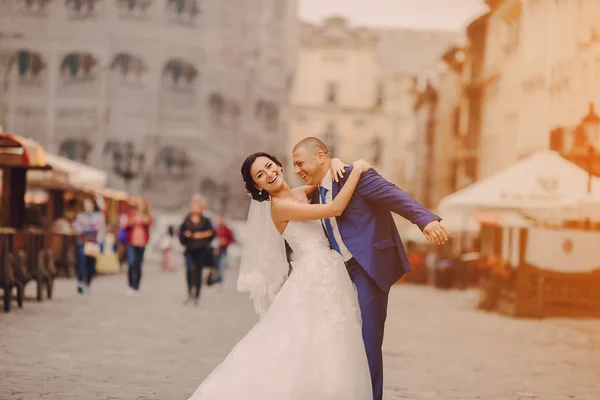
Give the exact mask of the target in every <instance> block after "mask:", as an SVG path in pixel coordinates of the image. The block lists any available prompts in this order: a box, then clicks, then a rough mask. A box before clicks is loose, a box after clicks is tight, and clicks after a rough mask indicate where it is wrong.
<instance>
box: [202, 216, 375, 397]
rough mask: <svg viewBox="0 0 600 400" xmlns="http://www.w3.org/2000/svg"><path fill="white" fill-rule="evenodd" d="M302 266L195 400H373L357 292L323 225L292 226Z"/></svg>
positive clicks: (288, 231) (289, 232) (288, 234)
mask: <svg viewBox="0 0 600 400" xmlns="http://www.w3.org/2000/svg"><path fill="white" fill-rule="evenodd" d="M283 237H284V238H285V239H286V240H287V241H288V243H289V245H290V246H291V248H292V250H293V251H294V253H295V254H296V255H297V256H298V260H297V261H296V262H294V264H293V267H294V269H293V272H292V273H291V275H290V277H289V278H288V279H287V281H286V282H285V284H284V285H283V287H282V288H281V290H280V291H279V293H278V294H277V297H276V298H275V300H274V301H273V303H272V304H271V307H270V308H269V310H268V311H267V313H266V314H265V315H264V317H263V318H262V319H261V320H260V321H259V322H258V323H257V324H256V325H255V326H254V328H252V330H250V332H249V333H248V334H247V335H246V336H245V337H244V338H243V339H242V340H241V341H240V342H239V343H238V344H237V345H236V346H235V347H234V348H233V350H232V351H231V353H229V355H228V356H227V358H226V359H225V361H223V363H222V364H221V365H219V366H218V367H217V368H216V369H215V370H214V371H213V372H212V374H210V375H209V376H208V378H207V379H206V380H205V381H204V382H203V383H202V384H201V385H200V387H198V389H197V390H196V392H195V393H194V394H193V395H192V397H191V398H190V400H326V399H327V400H333V399H335V400H369V399H372V397H373V394H372V390H371V377H370V375H369V366H368V362H367V356H366V353H365V347H364V342H363V339H362V334H361V322H360V309H359V306H358V298H357V295H356V290H355V288H354V285H353V283H352V281H351V280H350V277H349V276H348V272H347V271H346V266H345V264H344V262H343V260H342V258H341V256H340V255H339V254H338V253H336V252H335V251H333V250H330V248H329V242H328V240H327V238H326V236H325V234H324V231H323V228H322V227H321V223H320V222H319V221H309V222H297V221H291V222H289V223H288V225H287V228H286V230H285V232H284V235H283Z"/></svg>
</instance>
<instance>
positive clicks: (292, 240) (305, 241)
mask: <svg viewBox="0 0 600 400" xmlns="http://www.w3.org/2000/svg"><path fill="white" fill-rule="evenodd" d="M283 237H284V239H285V240H287V242H288V244H289V245H290V247H291V248H292V250H293V251H294V253H295V254H296V255H297V256H298V257H302V256H303V255H305V254H308V253H310V252H313V251H316V250H323V249H325V250H329V248H330V247H329V240H328V239H327V236H325V232H324V231H323V226H322V225H321V221H290V222H288V225H287V227H286V228H285V231H284V232H283Z"/></svg>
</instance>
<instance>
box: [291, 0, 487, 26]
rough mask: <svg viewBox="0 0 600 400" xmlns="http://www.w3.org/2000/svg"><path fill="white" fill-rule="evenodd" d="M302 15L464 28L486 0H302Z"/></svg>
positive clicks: (368, 22)
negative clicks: (339, 16) (338, 16)
mask: <svg viewBox="0 0 600 400" xmlns="http://www.w3.org/2000/svg"><path fill="white" fill-rule="evenodd" d="M299 2H300V18H301V19H302V20H306V21H310V22H321V21H322V20H323V18H325V17H327V16H330V15H341V16H345V17H347V18H348V19H349V20H350V21H351V24H352V25H362V26H379V27H382V26H385V27H402V28H422V29H441V30H446V29H450V30H462V29H463V28H464V27H465V26H466V25H467V24H468V23H469V22H471V21H472V20H473V19H475V17H477V16H478V15H480V14H482V13H483V12H484V11H485V10H486V5H485V3H484V0H299Z"/></svg>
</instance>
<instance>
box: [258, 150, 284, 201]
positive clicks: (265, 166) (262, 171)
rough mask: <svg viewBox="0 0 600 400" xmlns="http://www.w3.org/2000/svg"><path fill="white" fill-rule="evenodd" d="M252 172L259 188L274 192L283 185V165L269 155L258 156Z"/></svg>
mask: <svg viewBox="0 0 600 400" xmlns="http://www.w3.org/2000/svg"><path fill="white" fill-rule="evenodd" d="M250 173H251V174H252V179H253V180H254V183H255V184H256V188H257V189H258V190H266V191H267V192H268V193H273V192H276V191H277V190H279V189H280V188H281V186H282V185H283V173H282V171H281V167H280V166H279V165H277V164H276V163H275V162H274V161H273V160H271V159H270V158H268V157H258V158H257V159H256V160H255V161H254V163H253V164H252V167H250Z"/></svg>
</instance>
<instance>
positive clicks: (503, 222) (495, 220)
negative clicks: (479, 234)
mask: <svg viewBox="0 0 600 400" xmlns="http://www.w3.org/2000/svg"><path fill="white" fill-rule="evenodd" d="M472 216H473V219H475V220H476V221H477V222H478V223H480V224H481V225H488V226H504V227H511V228H525V227H528V226H532V225H533V223H532V222H530V221H529V220H528V219H527V218H525V217H523V216H522V215H520V214H519V213H517V212H515V211H506V210H486V211H476V212H474V213H473V214H472Z"/></svg>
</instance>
